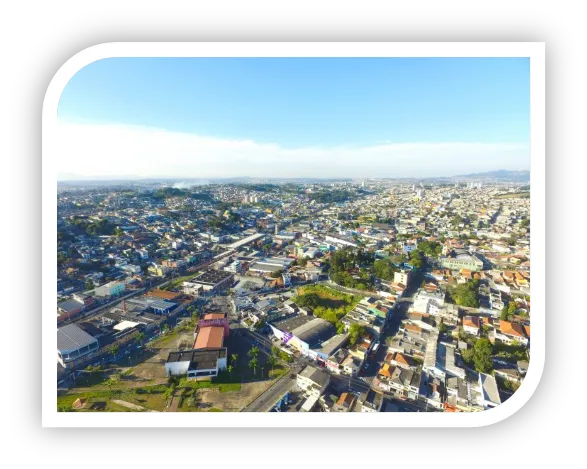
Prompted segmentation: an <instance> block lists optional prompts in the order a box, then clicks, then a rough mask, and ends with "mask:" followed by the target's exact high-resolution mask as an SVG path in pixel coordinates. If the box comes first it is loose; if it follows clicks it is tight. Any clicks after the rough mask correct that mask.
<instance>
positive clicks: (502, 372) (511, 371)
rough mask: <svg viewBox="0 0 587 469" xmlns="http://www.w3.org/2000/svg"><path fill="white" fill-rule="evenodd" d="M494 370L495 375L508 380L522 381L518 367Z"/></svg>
mask: <svg viewBox="0 0 587 469" xmlns="http://www.w3.org/2000/svg"><path fill="white" fill-rule="evenodd" d="M493 372H494V375H495V376H499V377H500V378H502V379H504V380H506V381H511V382H513V383H520V382H521V381H522V377H521V376H520V373H519V372H518V370H517V369H516V368H495V370H493Z"/></svg>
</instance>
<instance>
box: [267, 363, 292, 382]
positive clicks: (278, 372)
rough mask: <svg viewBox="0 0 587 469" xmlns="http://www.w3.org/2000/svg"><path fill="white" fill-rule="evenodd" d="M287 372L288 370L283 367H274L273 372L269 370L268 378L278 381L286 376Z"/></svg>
mask: <svg viewBox="0 0 587 469" xmlns="http://www.w3.org/2000/svg"><path fill="white" fill-rule="evenodd" d="M287 371H288V370H287V369H285V368H283V367H278V366H276V367H275V369H274V370H269V377H270V378H271V379H278V378H281V377H282V376H283V375H285V374H287Z"/></svg>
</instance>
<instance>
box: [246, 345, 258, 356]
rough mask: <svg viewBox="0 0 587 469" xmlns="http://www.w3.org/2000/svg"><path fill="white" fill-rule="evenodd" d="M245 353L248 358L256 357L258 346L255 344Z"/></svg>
mask: <svg viewBox="0 0 587 469" xmlns="http://www.w3.org/2000/svg"><path fill="white" fill-rule="evenodd" d="M247 355H248V356H249V357H250V358H257V357H258V356H259V347H257V346H253V347H251V349H250V350H249V351H248V352H247Z"/></svg>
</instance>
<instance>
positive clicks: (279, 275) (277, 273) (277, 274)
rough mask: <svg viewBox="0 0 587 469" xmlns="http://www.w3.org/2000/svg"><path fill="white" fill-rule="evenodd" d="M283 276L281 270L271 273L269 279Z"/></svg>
mask: <svg viewBox="0 0 587 469" xmlns="http://www.w3.org/2000/svg"><path fill="white" fill-rule="evenodd" d="M282 274H283V269H279V270H276V271H275V272H271V273H270V274H269V277H271V278H279V277H281V275H282Z"/></svg>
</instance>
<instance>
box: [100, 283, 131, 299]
mask: <svg viewBox="0 0 587 469" xmlns="http://www.w3.org/2000/svg"><path fill="white" fill-rule="evenodd" d="M124 290H125V285H124V282H108V283H105V284H104V285H101V286H99V287H96V288H95V289H94V295H95V296H99V297H108V296H119V295H122V293H123V292H124Z"/></svg>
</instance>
